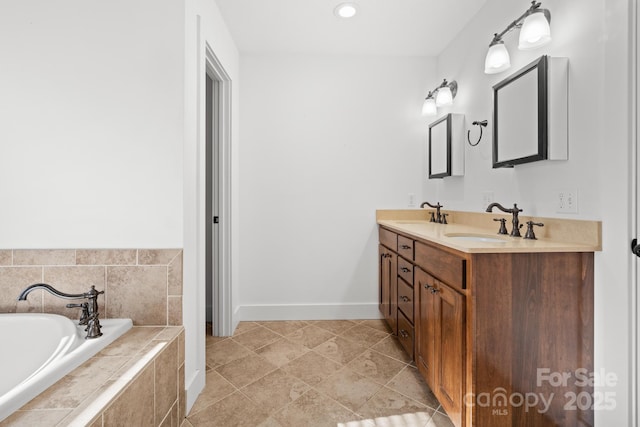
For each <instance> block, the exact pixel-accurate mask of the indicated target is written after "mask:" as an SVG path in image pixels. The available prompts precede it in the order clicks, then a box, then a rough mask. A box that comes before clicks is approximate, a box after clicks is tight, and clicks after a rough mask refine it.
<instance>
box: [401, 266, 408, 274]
mask: <svg viewBox="0 0 640 427" xmlns="http://www.w3.org/2000/svg"><path fill="white" fill-rule="evenodd" d="M400 270H402V272H403V273H408V272H410V271H411V270H409V269H408V268H407V267H402V268H401V269H400Z"/></svg>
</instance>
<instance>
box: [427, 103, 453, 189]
mask: <svg viewBox="0 0 640 427" xmlns="http://www.w3.org/2000/svg"><path fill="white" fill-rule="evenodd" d="M445 176H451V114H447V115H446V116H444V117H442V118H441V119H438V120H436V121H435V122H433V123H431V124H430V125H429V178H430V179H431V178H444V177H445Z"/></svg>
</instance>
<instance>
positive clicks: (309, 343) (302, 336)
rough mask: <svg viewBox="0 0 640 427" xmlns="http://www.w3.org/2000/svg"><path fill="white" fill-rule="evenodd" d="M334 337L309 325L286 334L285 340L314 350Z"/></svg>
mask: <svg viewBox="0 0 640 427" xmlns="http://www.w3.org/2000/svg"><path fill="white" fill-rule="evenodd" d="M334 336H335V335H334V334H332V333H331V332H329V331H327V330H325V329H322V328H319V327H317V326H314V325H309V326H306V327H304V328H301V329H298V330H297V331H295V332H292V333H290V334H288V335H287V339H289V340H290V341H293V342H295V343H296V344H300V345H303V346H305V347H307V348H314V347H317V346H318V345H320V344H322V343H323V342H325V341H327V340H329V339H331V338H333V337H334Z"/></svg>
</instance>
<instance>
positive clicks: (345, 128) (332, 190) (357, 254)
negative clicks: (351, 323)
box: [239, 54, 437, 319]
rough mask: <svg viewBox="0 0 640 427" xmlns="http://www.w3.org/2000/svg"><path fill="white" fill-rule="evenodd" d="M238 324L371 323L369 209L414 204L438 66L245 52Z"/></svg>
mask: <svg viewBox="0 0 640 427" xmlns="http://www.w3.org/2000/svg"><path fill="white" fill-rule="evenodd" d="M240 65H241V67H240V70H241V71H240V78H241V80H242V88H241V91H240V99H241V110H240V112H241V116H242V123H241V132H242V146H241V148H240V156H241V166H242V175H241V176H240V195H241V197H240V220H241V222H242V227H241V230H240V260H239V263H240V265H241V266H242V277H241V284H240V317H241V318H242V319H312V318H331V317H332V318H348V317H356V318H357V317H363V316H366V317H378V316H379V313H378V309H377V299H378V294H377V293H378V290H377V281H378V277H377V263H376V260H377V256H376V251H377V231H376V226H375V210H376V209H378V208H398V207H400V208H402V207H406V206H407V195H408V193H415V194H416V200H417V203H420V200H419V195H420V194H421V182H422V179H421V177H422V175H423V169H422V167H421V164H422V157H423V155H424V151H423V150H424V141H425V129H426V125H425V123H424V120H423V119H422V118H421V117H420V109H421V106H422V102H423V99H424V96H425V95H426V93H427V89H428V85H430V84H433V82H435V81H436V79H437V77H436V75H435V74H434V61H433V60H430V59H426V58H408V57H382V56H380V57H376V56H369V57H353V56H313V55H252V54H246V55H245V54H243V55H242V56H241V63H240Z"/></svg>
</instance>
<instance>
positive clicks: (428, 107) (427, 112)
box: [422, 97, 438, 116]
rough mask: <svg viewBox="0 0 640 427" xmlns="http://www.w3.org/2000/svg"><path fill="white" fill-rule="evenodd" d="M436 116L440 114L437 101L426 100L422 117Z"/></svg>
mask: <svg viewBox="0 0 640 427" xmlns="http://www.w3.org/2000/svg"><path fill="white" fill-rule="evenodd" d="M436 114H438V108H437V107H436V100H435V99H433V98H431V97H430V98H427V99H425V100H424V104H422V115H423V116H435V115H436Z"/></svg>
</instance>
